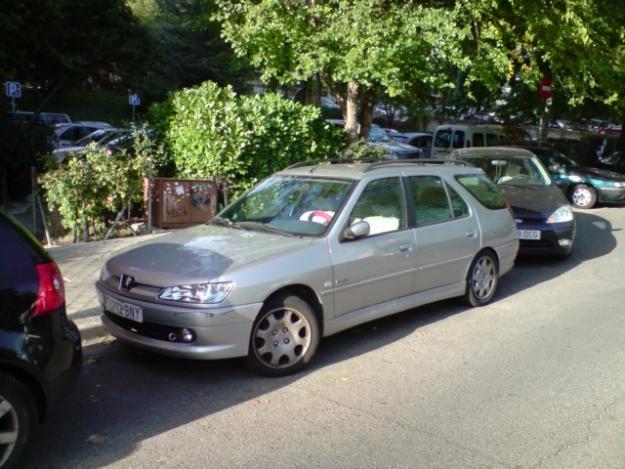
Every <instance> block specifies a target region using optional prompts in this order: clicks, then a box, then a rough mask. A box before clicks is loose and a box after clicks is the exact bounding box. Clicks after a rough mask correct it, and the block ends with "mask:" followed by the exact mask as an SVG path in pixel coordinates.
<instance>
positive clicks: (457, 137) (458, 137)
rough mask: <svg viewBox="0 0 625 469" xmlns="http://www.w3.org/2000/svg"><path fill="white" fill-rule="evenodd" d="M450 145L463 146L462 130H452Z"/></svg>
mask: <svg viewBox="0 0 625 469" xmlns="http://www.w3.org/2000/svg"><path fill="white" fill-rule="evenodd" d="M452 146H453V147H454V148H464V132H463V131H462V130H456V131H455V132H454V140H453V142H452Z"/></svg>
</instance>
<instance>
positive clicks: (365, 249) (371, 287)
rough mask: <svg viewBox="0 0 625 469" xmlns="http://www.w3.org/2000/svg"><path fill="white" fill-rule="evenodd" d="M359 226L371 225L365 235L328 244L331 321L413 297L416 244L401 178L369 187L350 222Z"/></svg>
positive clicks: (386, 180) (372, 183)
mask: <svg viewBox="0 0 625 469" xmlns="http://www.w3.org/2000/svg"><path fill="white" fill-rule="evenodd" d="M358 221H366V222H368V223H369V226H370V231H369V235H368V236H366V237H363V238H360V239H357V240H353V241H342V242H341V241H340V240H333V241H331V243H332V245H331V249H332V260H333V264H334V289H335V290H334V292H335V293H334V298H335V316H340V315H343V314H346V313H349V312H351V311H355V310H357V309H360V308H364V307H366V306H371V305H375V304H379V303H384V302H386V301H391V300H393V299H395V298H400V297H402V296H406V295H409V294H411V293H413V288H414V269H415V254H416V251H415V239H414V232H413V231H412V230H410V229H408V224H407V219H406V202H405V197H404V190H403V184H402V181H401V179H400V178H399V177H388V178H382V179H376V180H373V181H371V182H369V183H368V184H367V186H366V187H365V188H364V190H363V192H362V193H361V194H360V197H359V199H358V202H357V203H356V205H355V206H354V208H353V210H352V212H351V214H350V216H349V222H348V223H349V224H350V225H351V224H354V223H356V222H358Z"/></svg>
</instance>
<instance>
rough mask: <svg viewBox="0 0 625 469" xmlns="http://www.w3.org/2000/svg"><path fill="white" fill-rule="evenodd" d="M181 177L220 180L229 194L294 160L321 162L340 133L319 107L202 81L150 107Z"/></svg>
mask: <svg viewBox="0 0 625 469" xmlns="http://www.w3.org/2000/svg"><path fill="white" fill-rule="evenodd" d="M151 117H152V123H153V125H154V127H155V128H157V129H159V130H160V131H161V133H162V135H163V138H164V140H165V145H166V146H167V148H168V150H169V152H170V154H171V157H172V159H173V161H174V162H175V165H176V169H177V173H178V174H179V175H180V176H181V177H189V178H198V179H203V178H213V177H215V176H218V177H220V178H221V180H222V181H225V182H227V183H228V184H229V186H230V191H231V192H232V193H233V195H237V194H240V193H241V192H243V191H245V190H247V189H249V188H250V187H251V186H252V185H254V184H255V183H256V182H258V181H259V180H261V179H263V178H265V177H267V176H268V175H270V174H271V173H273V172H275V171H278V170H280V169H283V168H284V167H286V166H288V165H290V164H293V163H296V162H298V161H303V160H309V159H318V158H325V157H328V156H332V155H334V154H336V153H337V152H338V151H339V150H340V149H341V148H342V147H343V146H344V139H343V135H342V132H341V129H338V128H336V127H334V126H332V125H331V124H328V123H327V122H325V121H324V120H323V119H322V117H321V113H320V111H319V109H318V108H316V107H313V106H305V105H302V104H299V103H296V102H293V101H290V100H287V99H284V98H282V97H281V96H279V95H277V94H274V93H267V94H264V95H262V96H257V95H254V96H238V95H237V94H236V93H235V92H234V91H233V90H232V88H230V87H227V88H220V87H219V86H218V85H216V84H215V83H212V82H205V83H203V84H202V85H200V86H198V87H196V88H188V89H184V90H181V91H177V92H174V93H172V94H171V95H170V96H169V98H168V100H167V101H166V102H164V103H161V104H158V105H156V106H153V107H152V109H151Z"/></svg>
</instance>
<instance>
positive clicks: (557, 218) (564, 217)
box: [547, 205, 573, 223]
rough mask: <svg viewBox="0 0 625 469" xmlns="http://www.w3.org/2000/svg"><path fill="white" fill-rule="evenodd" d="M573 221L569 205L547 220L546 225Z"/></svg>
mask: <svg viewBox="0 0 625 469" xmlns="http://www.w3.org/2000/svg"><path fill="white" fill-rule="evenodd" d="M567 221H573V210H572V209H571V206H570V205H563V206H562V207H560V208H559V209H557V210H556V211H555V212H553V213H552V214H551V216H550V217H549V218H547V223H563V222H567Z"/></svg>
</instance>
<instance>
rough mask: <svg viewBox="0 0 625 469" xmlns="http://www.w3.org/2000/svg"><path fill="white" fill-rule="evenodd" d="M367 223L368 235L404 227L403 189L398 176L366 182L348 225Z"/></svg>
mask: <svg viewBox="0 0 625 469" xmlns="http://www.w3.org/2000/svg"><path fill="white" fill-rule="evenodd" d="M359 221H366V222H367V223H369V236H372V235H376V234H381V233H389V232H392V231H399V230H402V229H404V228H405V227H406V210H405V202H404V191H403V188H402V184H401V180H400V179H399V178H398V177H392V178H384V179H376V180H375V181H371V182H370V183H369V184H367V187H365V189H364V190H363V191H362V193H361V194H360V197H359V199H358V202H356V205H355V206H354V209H353V210H352V213H351V214H350V216H349V225H350V226H351V225H353V224H354V223H357V222H359Z"/></svg>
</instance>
